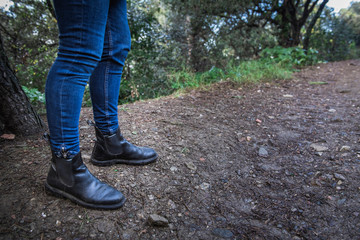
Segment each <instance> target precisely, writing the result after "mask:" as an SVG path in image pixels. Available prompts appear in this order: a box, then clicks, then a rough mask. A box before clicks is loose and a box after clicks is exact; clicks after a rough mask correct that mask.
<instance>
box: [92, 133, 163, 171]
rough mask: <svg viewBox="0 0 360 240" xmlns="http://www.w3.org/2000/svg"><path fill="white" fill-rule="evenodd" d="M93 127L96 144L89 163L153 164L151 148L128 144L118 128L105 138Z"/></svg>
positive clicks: (153, 152) (153, 156) (153, 153)
mask: <svg viewBox="0 0 360 240" xmlns="http://www.w3.org/2000/svg"><path fill="white" fill-rule="evenodd" d="M94 127H95V132H96V142H95V146H94V149H93V151H92V155H91V160H90V161H91V162H92V163H93V164H95V165H99V166H108V165H112V164H117V163H123V164H130V165H145V164H148V163H151V162H155V161H156V159H157V158H158V155H157V153H156V152H155V151H154V149H152V148H147V147H137V146H135V145H133V144H131V143H129V142H128V141H127V140H126V139H125V138H124V137H123V136H122V134H121V132H120V128H118V130H117V132H116V133H115V134H113V135H110V136H105V135H103V134H102V133H101V131H100V130H99V129H98V128H97V127H96V126H94Z"/></svg>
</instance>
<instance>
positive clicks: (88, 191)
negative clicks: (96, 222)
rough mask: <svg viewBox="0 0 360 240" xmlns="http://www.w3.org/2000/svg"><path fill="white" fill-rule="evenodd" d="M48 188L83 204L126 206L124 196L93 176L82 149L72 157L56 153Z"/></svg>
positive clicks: (106, 206) (53, 192)
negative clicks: (57, 155) (67, 157)
mask: <svg viewBox="0 0 360 240" xmlns="http://www.w3.org/2000/svg"><path fill="white" fill-rule="evenodd" d="M45 189H46V190H47V191H48V192H50V193H52V194H54V195H56V196H59V197H65V198H68V199H70V200H71V201H73V202H75V203H77V204H79V205H82V206H84V207H90V208H97V209H116V208H120V207H121V206H122V205H124V203H125V201H126V199H125V197H124V195H123V194H122V193H121V192H119V191H118V190H116V189H115V188H113V187H111V186H109V185H107V184H106V183H103V182H101V181H100V180H99V179H97V178H96V177H94V176H93V175H92V174H91V173H90V172H89V170H88V169H87V167H86V166H85V165H84V163H83V161H82V158H81V153H80V152H79V153H78V154H77V155H76V156H75V157H73V158H72V159H66V158H59V157H56V156H55V155H54V154H53V157H52V164H51V167H50V171H49V174H48V177H47V180H46V182H45Z"/></svg>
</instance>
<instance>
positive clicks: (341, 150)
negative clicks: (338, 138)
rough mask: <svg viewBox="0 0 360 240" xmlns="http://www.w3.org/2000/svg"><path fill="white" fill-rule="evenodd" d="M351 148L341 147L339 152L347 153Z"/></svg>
mask: <svg viewBox="0 0 360 240" xmlns="http://www.w3.org/2000/svg"><path fill="white" fill-rule="evenodd" d="M350 149H351V148H350V146H342V147H341V148H340V152H347V151H349V150H350Z"/></svg>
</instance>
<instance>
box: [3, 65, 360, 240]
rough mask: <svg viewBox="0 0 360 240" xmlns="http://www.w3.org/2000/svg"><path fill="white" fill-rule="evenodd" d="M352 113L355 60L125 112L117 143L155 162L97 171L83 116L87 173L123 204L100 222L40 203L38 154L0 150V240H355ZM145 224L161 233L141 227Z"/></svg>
mask: <svg viewBox="0 0 360 240" xmlns="http://www.w3.org/2000/svg"><path fill="white" fill-rule="evenodd" d="M323 83H326V84H323ZM359 113H360V60H352V61H345V62H338V63H328V64H322V65H319V66H317V67H311V68H307V69H305V70H303V71H301V72H299V73H297V74H295V77H294V79H293V80H289V81H278V82H274V83H264V84H261V85H259V86H256V87H243V88H239V87H238V86H235V85H233V84H231V83H220V84H217V85H214V86H213V88H212V90H211V91H200V90H198V91H192V92H190V93H188V94H186V95H183V96H180V97H174V96H171V97H166V98H161V99H158V100H150V101H146V102H137V103H134V104H129V105H125V106H122V107H121V111H120V115H121V125H122V129H123V133H124V135H125V136H126V137H127V138H128V139H131V141H132V142H134V143H137V144H139V145H147V146H152V147H154V148H155V149H156V150H157V151H158V152H159V154H160V155H161V159H160V160H159V161H158V162H157V163H155V164H153V165H149V166H145V167H134V166H121V165H118V166H113V167H102V168H100V167H96V166H93V165H91V164H90V163H89V157H90V154H91V149H92V146H93V139H94V137H95V135H94V131H93V129H92V128H90V127H88V126H87V125H86V121H85V120H86V119H92V113H91V109H84V111H83V113H82V117H81V130H80V131H81V144H82V152H83V156H84V160H85V163H86V164H87V165H88V167H89V169H90V171H91V172H93V173H94V175H96V176H98V177H99V178H100V179H102V180H104V181H106V182H108V183H110V184H112V185H114V186H116V187H117V188H118V189H121V190H122V192H123V193H124V194H125V195H126V196H127V198H128V201H127V203H126V204H125V206H124V207H123V208H122V209H120V210H117V211H99V210H90V209H84V208H82V207H79V206H77V205H75V204H73V203H71V202H70V201H68V200H63V199H57V198H55V197H52V196H48V195H47V194H45V192H44V189H43V182H44V180H45V178H46V174H47V171H48V168H49V156H50V152H49V149H48V146H46V143H44V142H43V141H41V140H40V139H35V140H15V141H2V142H1V143H0V149H1V150H0V159H1V161H0V179H1V182H0V194H1V197H0V198H1V199H0V211H1V212H0V221H1V226H0V238H1V239H58V240H59V239H223V238H227V239H359V236H360V174H359V173H360V125H359V123H360V114H359ZM150 214H158V215H160V216H163V217H165V218H166V219H167V220H168V221H169V225H168V226H167V227H156V226H152V225H150V224H149V223H148V217H149V215H150Z"/></svg>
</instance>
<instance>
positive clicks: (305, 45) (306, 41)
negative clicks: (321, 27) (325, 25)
mask: <svg viewBox="0 0 360 240" xmlns="http://www.w3.org/2000/svg"><path fill="white" fill-rule="evenodd" d="M328 2H329V0H324V1H323V2H322V3H321V4H320V7H319V9H318V10H317V12H316V13H315V15H314V17H313V18H312V19H311V22H310V24H309V26H308V27H307V29H306V33H305V37H304V41H303V49H304V50H306V51H307V50H308V49H309V43H310V36H311V32H312V29H313V28H314V26H315V23H316V21H317V20H318V19H319V17H320V15H321V13H322V11H323V10H324V8H325V5H326V4H327V3H328Z"/></svg>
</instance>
